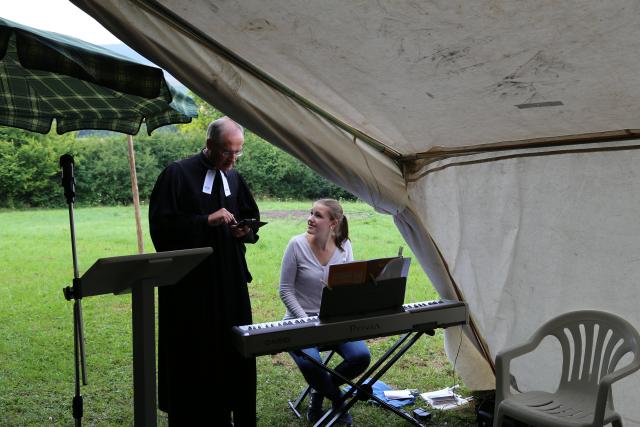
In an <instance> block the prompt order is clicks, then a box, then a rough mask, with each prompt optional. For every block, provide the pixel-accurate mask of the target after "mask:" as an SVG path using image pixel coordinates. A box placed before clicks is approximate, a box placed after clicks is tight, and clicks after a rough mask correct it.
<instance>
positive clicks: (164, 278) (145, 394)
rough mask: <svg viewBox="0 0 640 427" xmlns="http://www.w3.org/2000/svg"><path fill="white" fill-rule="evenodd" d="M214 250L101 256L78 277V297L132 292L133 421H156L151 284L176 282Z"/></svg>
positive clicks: (141, 423) (139, 423)
mask: <svg viewBox="0 0 640 427" xmlns="http://www.w3.org/2000/svg"><path fill="white" fill-rule="evenodd" d="M212 252H213V249H212V248H196V249H185V250H179V251H168V252H158V253H155V254H142V255H130V256H119V257H112V258H101V259H99V260H97V261H96V262H95V263H94V264H93V265H92V266H91V268H89V270H87V272H86V273H84V275H83V276H82V277H81V279H80V283H81V284H80V295H79V296H78V297H79V298H82V297H89V296H94V295H103V294H109V293H113V294H114V295H120V294H123V293H128V292H131V309H132V310H131V311H132V320H133V408H134V425H136V426H151V427H153V426H156V425H157V419H156V355H155V300H154V291H153V288H154V287H155V286H165V285H172V284H174V283H176V282H177V281H178V280H180V279H181V278H183V277H184V276H185V275H186V274H187V273H188V272H189V271H191V270H192V269H193V268H194V267H195V266H197V265H198V264H200V263H201V262H202V261H203V260H204V259H205V258H206V257H208V256H209V255H210V254H211V253H212Z"/></svg>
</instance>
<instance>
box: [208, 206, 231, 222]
mask: <svg viewBox="0 0 640 427" xmlns="http://www.w3.org/2000/svg"><path fill="white" fill-rule="evenodd" d="M207 222H208V224H209V225H220V224H233V223H234V222H236V219H235V218H234V216H233V214H232V213H231V212H229V211H228V210H226V209H225V208H222V209H218V210H217V211H215V212H214V213H212V214H209V218H208V219H207Z"/></svg>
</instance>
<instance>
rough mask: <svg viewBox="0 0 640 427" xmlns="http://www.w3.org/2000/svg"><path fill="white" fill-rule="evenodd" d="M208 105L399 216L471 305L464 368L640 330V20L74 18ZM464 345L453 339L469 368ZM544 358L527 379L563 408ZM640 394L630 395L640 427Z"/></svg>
mask: <svg viewBox="0 0 640 427" xmlns="http://www.w3.org/2000/svg"><path fill="white" fill-rule="evenodd" d="M72 1H73V3H75V4H77V5H78V6H79V7H81V8H82V9H84V10H85V11H87V12H88V13H89V14H90V15H92V16H93V17H94V18H96V19H97V20H98V21H100V22H101V23H102V24H103V25H105V27H107V28H108V29H109V30H110V31H111V32H113V33H114V34H115V35H116V36H117V37H118V38H120V39H121V40H123V41H125V42H126V43H127V44H128V45H129V46H131V47H133V48H134V49H136V50H138V51H139V52H141V53H143V54H144V55H145V56H146V57H148V58H149V59H150V60H152V61H153V62H155V63H156V64H159V65H160V66H162V67H163V68H165V69H167V70H168V71H169V72H171V73H172V74H173V75H175V76H176V77H178V78H179V80H181V81H182V82H183V83H185V84H186V85H187V86H188V87H189V88H191V89H192V90H193V91H194V92H195V93H197V94H198V95H199V96H201V97H202V98H203V99H205V100H207V101H208V102H210V103H211V104H212V105H215V106H216V107H217V108H219V109H220V110H221V111H223V112H225V113H226V114H228V115H230V116H232V117H233V118H234V119H236V120H237V121H239V122H240V123H242V124H244V125H245V126H247V127H248V128H250V129H251V130H253V131H254V132H256V133H257V134H259V135H261V136H262V137H263V138H265V139H266V140H268V141H269V142H271V143H273V144H275V145H277V146H278V147H281V148H283V149H284V150H286V151H288V152H289V153H291V154H293V155H294V156H296V157H297V158H299V159H301V160H302V161H303V162H305V163H306V164H308V165H309V166H311V167H312V168H314V169H315V170H316V171H318V172H319V173H320V174H322V175H323V176H325V177H327V178H329V179H330V180H332V181H333V182H335V183H337V184H339V185H341V186H343V187H345V188H347V189H348V190H350V191H351V192H353V193H354V194H356V195H357V196H359V197H360V198H362V199H364V200H365V201H367V202H368V203H370V204H371V205H373V206H374V207H375V208H376V209H378V210H380V211H383V212H387V213H390V214H392V215H394V218H395V222H396V224H397V226H398V228H399V229H400V231H401V232H402V234H403V236H404V238H405V239H406V241H407V242H408V244H409V245H410V246H411V248H412V250H413V251H414V253H415V254H416V256H417V257H418V259H419V261H420V263H421V265H422V267H423V268H424V269H425V271H426V272H427V273H428V275H429V277H430V278H431V280H432V282H433V284H434V286H435V287H436V288H437V290H438V292H439V293H440V294H441V295H442V296H443V297H447V298H455V297H456V296H460V297H462V298H464V299H465V300H466V301H467V302H468V303H469V306H470V309H471V317H472V320H473V323H474V326H475V327H476V328H475V329H476V332H477V334H474V333H473V332H472V331H471V330H467V331H466V332H467V334H465V335H464V337H465V338H464V345H463V347H462V350H461V355H460V357H459V359H458V362H457V369H458V370H459V373H460V374H461V375H462V376H463V378H464V380H465V383H466V384H467V385H468V386H469V387H471V388H474V389H490V388H493V386H494V385H493V381H494V378H493V372H492V369H491V366H490V363H489V362H487V361H486V359H485V356H483V351H481V350H479V349H482V348H484V350H485V352H486V353H487V356H488V358H489V359H493V358H494V357H495V354H496V353H497V352H498V351H500V350H501V349H502V348H504V347H505V346H508V345H511V344H514V343H518V342H521V341H523V340H524V339H525V338H527V337H528V336H529V335H530V334H531V333H532V332H533V331H534V330H535V329H536V328H537V327H538V326H539V325H540V324H542V323H543V322H544V321H545V320H548V319H549V318H551V317H553V316H555V315H557V314H560V313H563V312H566V311H569V310H573V309H601V310H608V311H611V312H614V313H618V314H619V315H621V316H623V317H625V318H626V319H628V320H629V321H630V322H631V323H632V324H634V325H635V326H636V327H638V328H639V329H640V312H639V311H638V309H637V301H638V300H639V298H638V297H639V296H640V295H639V292H638V285H637V282H638V281H639V280H640V240H639V239H638V238H637V236H638V235H639V234H640V223H639V222H638V221H637V220H636V216H637V212H640V194H639V193H638V190H637V188H638V183H639V181H640V173H638V171H637V169H636V168H635V167H634V166H635V165H637V164H638V161H640V151H638V148H640V144H639V143H638V141H637V140H636V138H637V137H639V136H640V134H639V133H638V132H639V131H635V130H633V129H634V127H636V126H637V123H638V113H639V112H640V111H639V110H640V108H639V107H638V100H640V77H639V76H640V75H639V74H638V72H637V70H638V69H639V68H640V67H639V66H640V59H639V57H638V55H637V52H638V51H639V50H640V49H639V48H640V13H639V12H640V10H639V9H640V3H637V2H635V1H630V0H628V1H625V0H610V1H607V2H601V1H599V0H598V1H596V0H580V1H567V2H560V3H558V2H547V1H540V0H533V1H528V2H521V1H501V2H496V1H489V0H484V1H478V2H466V1H460V0H447V1H429V2H416V1H404V2H398V1H376V2H373V1H366V0H365V1H349V2H344V1H322V2H291V1H282V0H272V1H268V2H265V1H258V0H241V1H240V0H226V1H215V0H192V1H189V2H184V1H179V0H159V1H151V0H99V1H98V0H72ZM459 336H460V335H459V334H457V333H455V331H449V332H448V337H447V338H448V340H447V343H448V344H447V346H448V347H450V348H451V349H457V345H458V342H459V341H458V340H459ZM552 346H553V345H552V344H550V343H545V344H544V345H543V347H542V348H541V350H540V351H539V352H537V353H536V354H535V355H534V356H533V357H532V358H531V359H530V360H523V361H522V363H517V364H516V365H515V366H514V369H515V375H516V379H517V381H518V384H519V385H520V386H521V387H522V388H525V389H526V388H533V387H544V388H548V389H553V388H554V386H555V385H556V384H557V382H558V373H559V369H556V370H554V366H553V365H552V366H551V367H550V369H549V371H548V372H541V371H539V370H535V371H534V370H532V369H531V368H530V367H531V366H532V364H533V363H534V362H536V361H545V363H547V364H550V362H549V361H547V358H548V355H549V353H550V351H549V350H550V348H551V347H552ZM638 390H640V375H636V376H635V377H630V378H628V379H627V380H624V381H622V382H621V383H619V384H617V385H616V386H614V393H615V402H616V407H617V408H618V409H619V411H620V412H621V413H622V414H623V416H624V417H625V420H626V423H627V425H640V407H639V406H638V405H636V404H635V403H636V401H637V397H636V393H637V392H638Z"/></svg>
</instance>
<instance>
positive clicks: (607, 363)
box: [493, 310, 640, 427]
mask: <svg viewBox="0 0 640 427" xmlns="http://www.w3.org/2000/svg"><path fill="white" fill-rule="evenodd" d="M547 336H554V337H556V338H557V339H558V341H560V345H561V347H562V377H561V379H560V385H559V386H558V389H557V390H556V392H555V393H547V392H542V391H531V392H526V393H512V392H511V389H510V373H509V364H510V362H511V360H512V359H514V358H516V357H519V356H522V355H524V354H526V353H530V352H531V351H533V350H534V349H535V348H536V347H538V345H539V344H540V342H541V341H542V340H543V339H544V338H545V337H547ZM583 341H584V343H583ZM628 353H631V354H632V355H633V360H631V362H630V363H628V364H626V366H623V367H621V368H619V369H616V368H617V365H618V362H620V360H621V359H622V358H623V357H624V356H625V355H626V354H628ZM638 369H640V335H639V334H638V332H637V331H636V330H635V329H634V327H633V326H631V324H630V323H629V322H627V321H626V320H624V319H622V318H621V317H619V316H616V315H613V314H610V313H605V312H601V311H592V310H585V311H574V312H571V313H566V314H563V315H561V316H558V317H556V318H555V319H553V320H550V321H549V322H547V323H545V324H544V325H542V326H541V327H540V328H539V329H538V330H537V331H536V332H535V333H534V334H533V336H532V337H531V338H530V339H529V341H528V342H527V343H525V344H524V345H521V346H517V347H513V348H511V349H509V350H506V351H502V352H500V353H499V354H498V355H497V356H496V407H495V417H494V423H493V425H494V427H497V426H501V425H502V420H503V418H504V417H505V416H508V417H511V418H514V419H516V420H519V421H522V422H524V423H527V424H530V425H534V426H545V427H546V426H549V427H552V426H557V427H564V426H576V427H577V426H583V427H587V426H603V425H606V424H609V423H612V424H613V426H614V427H621V426H622V420H621V418H620V415H619V414H618V413H617V412H615V410H614V408H613V398H612V395H611V384H612V383H614V382H615V381H618V380H619V379H621V378H623V377H625V376H627V375H629V374H631V373H633V372H635V371H637V370H638Z"/></svg>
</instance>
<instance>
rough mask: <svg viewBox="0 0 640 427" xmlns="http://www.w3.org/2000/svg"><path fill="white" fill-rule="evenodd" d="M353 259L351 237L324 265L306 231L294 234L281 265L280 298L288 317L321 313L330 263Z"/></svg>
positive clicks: (340, 262)
mask: <svg viewBox="0 0 640 427" xmlns="http://www.w3.org/2000/svg"><path fill="white" fill-rule="evenodd" d="M351 261H353V252H352V249H351V242H350V241H349V240H345V241H344V242H343V243H342V249H339V248H336V250H335V252H334V253H333V255H332V256H331V259H330V260H329V262H328V263H327V265H322V264H320V262H318V259H317V258H316V256H315V254H314V253H313V250H312V249H311V246H310V245H309V242H308V241H307V235H306V233H304V234H300V235H298V236H294V237H292V238H291V240H290V241H289V245H288V246H287V249H286V250H285V252H284V256H283V257H282V266H281V269H280V299H281V300H282V302H283V303H284V305H285V307H286V308H287V313H286V315H285V319H291V318H295V317H305V316H307V315H308V314H307V313H318V312H319V311H320V300H321V298H322V288H323V287H324V286H326V281H327V274H328V272H329V266H330V265H331V264H342V263H345V262H351Z"/></svg>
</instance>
